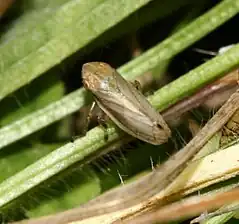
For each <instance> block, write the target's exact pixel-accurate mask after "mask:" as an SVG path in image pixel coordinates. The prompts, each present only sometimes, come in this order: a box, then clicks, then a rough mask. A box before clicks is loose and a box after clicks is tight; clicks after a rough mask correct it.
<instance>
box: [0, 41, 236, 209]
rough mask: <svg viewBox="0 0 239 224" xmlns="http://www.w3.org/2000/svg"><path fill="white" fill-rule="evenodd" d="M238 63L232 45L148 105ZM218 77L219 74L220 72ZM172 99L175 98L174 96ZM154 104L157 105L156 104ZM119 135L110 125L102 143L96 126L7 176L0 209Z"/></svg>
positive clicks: (0, 194) (101, 132)
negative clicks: (171, 92) (216, 68)
mask: <svg viewBox="0 0 239 224" xmlns="http://www.w3.org/2000/svg"><path fill="white" fill-rule="evenodd" d="M223 61H224V62H225V63H224V64H223V63H222V62H223ZM229 61H230V63H229ZM220 62H221V63H220ZM219 63H220V64H219ZM210 64H211V66H210ZM238 64H239V44H237V45H235V46H234V47H233V48H232V49H230V50H229V51H228V52H226V53H224V54H222V55H219V56H217V57H215V58H214V59H212V60H210V61H208V62H206V63H204V64H203V65H201V66H200V67H198V68H196V69H194V70H193V71H191V72H189V73H188V74H186V75H185V76H183V77H182V78H180V79H178V80H179V81H175V82H176V85H177V87H176V86H175V84H172V85H171V86H170V88H168V87H164V88H163V89H162V90H159V91H157V92H156V93H155V94H154V95H153V96H151V97H150V102H151V103H153V105H154V106H155V107H157V108H160V105H162V104H161V101H160V100H159V99H161V92H164V91H166V92H167V93H168V95H170V91H174V88H179V86H180V85H181V86H184V85H185V82H188V83H187V85H186V86H187V87H189V86H190V83H191V80H192V78H189V77H195V76H196V77H197V79H195V80H196V82H199V83H201V82H204V81H205V80H204V77H205V76H206V77H207V76H209V77H211V76H212V77H214V78H215V77H217V76H218V75H217V74H215V71H214V69H211V68H214V67H215V66H216V65H218V66H219V67H220V66H222V67H223V68H224V69H225V70H228V69H230V68H232V67H234V66H235V65H238ZM218 71H219V70H217V72H218ZM219 75H221V73H220V74H219ZM175 82H174V83H175ZM197 86H198V85H197ZM179 89H180V88H179ZM190 89H191V88H190ZM190 89H189V90H190ZM172 96H173V94H172ZM174 96H176V97H177V94H176V95H174ZM168 100H169V101H168V103H170V102H171V100H172V99H171V98H168ZM156 103H158V105H157V104H156ZM121 133H122V132H121V131H120V130H119V129H117V128H116V127H115V126H111V127H110V128H108V129H107V134H108V138H109V139H108V141H107V142H106V141H105V140H104V139H105V132H104V130H103V129H102V128H100V127H96V128H94V129H92V130H91V131H89V132H88V133H87V135H86V136H85V137H83V138H80V139H78V140H76V141H75V142H74V143H68V144H66V145H65V146H62V147H60V148H58V149H57V150H55V151H54V152H52V153H50V154H48V155H47V156H45V157H43V158H42V159H40V160H39V161H37V162H35V163H34V164H32V165H30V166H28V167H27V168H26V169H24V170H22V171H20V172H19V173H18V174H16V175H14V176H12V177H10V178H9V179H7V180H6V181H4V182H3V183H2V184H0V198H1V200H0V206H4V205H6V204H7V203H9V202H10V201H12V200H13V199H15V198H17V197H18V196H20V195H21V194H23V193H24V192H26V191H28V190H30V189H31V188H33V187H34V186H36V185H38V184H39V183H41V182H42V181H44V180H46V179H48V178H50V177H52V176H53V175H55V174H57V173H59V172H60V171H63V170H64V169H66V168H67V167H69V166H70V165H72V164H74V163H75V162H79V161H81V162H84V158H86V157H87V156H90V155H92V154H93V153H95V152H96V151H98V150H99V149H100V148H103V147H104V146H106V145H107V144H109V143H112V142H114V141H116V140H119V139H120V136H121Z"/></svg>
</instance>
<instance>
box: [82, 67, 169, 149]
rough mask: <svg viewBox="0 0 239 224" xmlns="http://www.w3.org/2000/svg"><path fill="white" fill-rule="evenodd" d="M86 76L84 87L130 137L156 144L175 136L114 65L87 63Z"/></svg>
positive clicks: (84, 71)
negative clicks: (172, 135)
mask: <svg viewBox="0 0 239 224" xmlns="http://www.w3.org/2000/svg"><path fill="white" fill-rule="evenodd" d="M82 77H83V84H84V87H85V88H86V89H88V90H90V91H91V92H92V93H93V95H94V99H95V101H96V103H97V104H98V106H99V107H100V108H101V109H102V110H103V112H104V113H105V114H106V115H108V117H109V118H110V119H111V120H112V121H113V122H114V123H115V124H116V125H117V126H118V127H119V128H121V129H122V130H124V131H125V132H127V133H128V134H130V135H132V136H134V137H136V138H138V139H140V140H143V141H145V142H148V143H151V144H154V145H159V144H162V143H164V142H166V141H167V139H168V138H169V137H170V136H171V131H170V129H169V127H168V125H167V123H166V122H165V121H164V119H163V117H162V116H161V115H160V114H159V113H158V112H157V111H156V110H155V109H154V108H153V107H152V106H151V104H150V103H149V102H148V101H147V99H146V98H145V97H144V95H143V94H142V93H141V92H140V91H138V90H137V88H136V87H135V86H134V85H133V84H132V83H129V82H127V81H126V80H125V79H124V78H123V77H122V76H121V75H120V74H119V73H118V72H117V71H116V70H115V69H114V68H112V67H111V66H110V65H108V64H106V63H103V62H89V63H86V64H84V65H83V67H82Z"/></svg>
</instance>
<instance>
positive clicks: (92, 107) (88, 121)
mask: <svg viewBox="0 0 239 224" xmlns="http://www.w3.org/2000/svg"><path fill="white" fill-rule="evenodd" d="M95 107H96V102H95V101H93V102H92V104H91V107H90V110H89V113H88V116H87V118H86V122H85V127H84V128H83V135H86V132H87V131H88V129H89V125H90V121H91V119H92V117H93V111H94V108H95Z"/></svg>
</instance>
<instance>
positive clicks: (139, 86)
mask: <svg viewBox="0 0 239 224" xmlns="http://www.w3.org/2000/svg"><path fill="white" fill-rule="evenodd" d="M131 83H132V85H133V86H134V87H135V88H136V89H137V90H139V91H140V92H142V86H141V84H140V82H139V81H138V80H134V81H133V82H131Z"/></svg>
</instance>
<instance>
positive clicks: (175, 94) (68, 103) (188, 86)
mask: <svg viewBox="0 0 239 224" xmlns="http://www.w3.org/2000/svg"><path fill="white" fill-rule="evenodd" d="M238 10H239V0H224V1H223V2H222V3H220V4H218V5H217V6H216V7H215V8H213V9H212V10H210V11H209V12H207V13H205V14H204V15H203V16H201V17H200V18H199V19H196V20H195V21H193V22H192V23H191V24H189V25H188V26H186V27H185V29H186V30H187V32H184V29H183V30H180V31H178V32H176V33H175V34H174V35H172V36H171V37H169V38H168V39H166V40H165V41H163V42H162V43H160V44H158V45H157V46H156V47H154V48H152V49H150V50H149V51H147V52H145V53H144V54H142V55H141V56H140V57H138V58H136V59H134V60H132V61H131V62H129V63H128V64H126V65H124V66H123V67H121V68H119V69H118V71H119V72H120V74H122V75H123V76H124V77H126V78H128V79H134V78H135V77H136V76H137V75H140V74H142V73H144V72H146V71H148V70H149V69H151V68H152V67H155V66H157V65H158V64H160V63H162V62H164V61H165V60H168V59H169V58H172V57H173V56H174V55H175V54H177V53H178V52H180V51H182V50H183V49H185V48H186V47H187V46H189V45H190V44H192V43H193V42H195V41H197V40H198V39H199V38H201V37H202V36H204V35H206V34H207V33H209V32H210V31H212V30H213V29H215V28H216V27H218V26H220V25H221V24H222V23H223V22H225V21H227V20H228V19H230V18H231V17H232V16H233V15H235V14H236V13H237V12H238ZM209 18H211V19H209ZM233 52H234V51H233ZM233 52H232V53H231V54H230V55H229V54H226V55H225V56H223V57H222V58H221V59H216V60H219V61H217V62H215V63H214V65H213V66H212V67H211V68H210V66H211V65H210V64H208V66H207V68H206V69H205V71H204V70H203V68H202V69H201V71H200V74H195V73H194V72H193V71H192V72H191V73H189V74H188V75H185V76H183V77H182V78H180V79H178V80H176V81H175V82H173V83H171V84H170V85H168V86H166V87H164V88H162V89H161V90H159V95H158V97H154V98H150V100H152V104H153V106H155V107H156V108H158V109H159V108H160V109H164V108H165V107H166V106H167V105H170V104H172V103H173V102H176V101H177V100H179V99H181V98H182V97H183V96H186V95H189V94H190V93H191V92H192V91H195V89H197V88H199V87H201V86H202V85H205V84H206V83H208V82H210V81H212V80H213V79H216V78H218V77H220V76H221V73H222V72H225V71H227V70H229V69H230V68H232V67H233V66H235V65H236V64H238V63H237V62H238V54H237V53H238V52H236V48H235V52H234V53H233ZM227 55H228V56H227ZM229 59H230V60H232V61H229ZM222 64H224V65H223V66H222ZM219 73H220V74H219ZM184 82H185V83H184ZM178 85H179V86H178ZM85 94H86V92H85V90H84V89H79V90H77V91H75V92H73V93H71V94H68V95H67V96H65V97H63V98H62V99H61V100H59V101H57V102H55V103H52V104H50V105H49V106H47V107H45V108H43V109H41V110H38V111H36V112H34V113H32V114H29V115H27V116H25V117H23V118H22V119H20V120H18V121H16V122H14V123H12V124H9V125H7V126H6V127H3V128H2V129H0V149H1V148H3V147H4V146H7V145H9V144H11V143H13V142H15V141H17V140H19V139H21V138H23V137H25V136H28V135H30V134H32V133H34V132H36V131H38V130H40V129H41V128H43V127H46V126H48V125H50V124H52V123H53V122H55V121H58V120H60V119H62V118H63V117H65V116H67V115H69V114H71V113H73V112H76V111H77V110H79V109H80V108H81V107H82V106H84V105H86V95H85Z"/></svg>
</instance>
